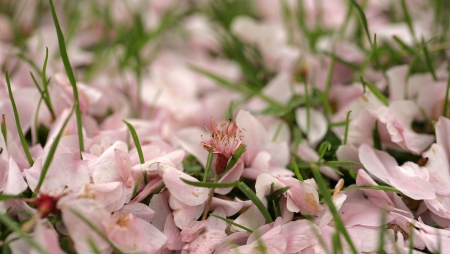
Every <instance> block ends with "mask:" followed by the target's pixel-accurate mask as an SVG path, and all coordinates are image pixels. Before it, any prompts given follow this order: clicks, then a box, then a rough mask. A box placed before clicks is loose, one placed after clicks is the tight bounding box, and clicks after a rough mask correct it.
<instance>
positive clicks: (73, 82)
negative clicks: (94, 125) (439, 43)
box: [49, 0, 84, 158]
mask: <svg viewBox="0 0 450 254" xmlns="http://www.w3.org/2000/svg"><path fill="white" fill-rule="evenodd" d="M49 2H50V9H51V11H52V16H53V21H54V23H55V28H56V34H57V36H58V43H59V52H60V54H61V58H62V61H63V63H64V68H65V69H66V73H67V77H68V78H69V81H70V84H71V85H72V89H73V100H74V105H75V106H76V108H75V115H76V118H77V131H78V143H79V146H80V158H81V152H83V151H84V140H83V124H82V123H81V109H80V103H79V99H78V88H77V82H76V80H75V75H74V74H73V71H72V66H71V65H70V61H69V56H68V55H67V50H66V44H65V41H64V35H63V33H62V31H61V27H60V26H59V21H58V17H57V16H56V12H55V7H54V6H53V1H52V0H49Z"/></svg>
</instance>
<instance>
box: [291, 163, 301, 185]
mask: <svg viewBox="0 0 450 254" xmlns="http://www.w3.org/2000/svg"><path fill="white" fill-rule="evenodd" d="M292 165H293V166H294V173H295V176H296V177H297V179H298V180H299V181H300V182H303V177H302V175H301V174H300V170H299V169H298V165H297V162H295V160H294V162H293V163H292Z"/></svg>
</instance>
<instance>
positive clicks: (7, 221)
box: [0, 213, 46, 254]
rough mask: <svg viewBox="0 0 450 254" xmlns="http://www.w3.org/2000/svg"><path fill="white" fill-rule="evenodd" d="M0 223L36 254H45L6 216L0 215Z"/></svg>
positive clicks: (40, 247)
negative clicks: (36, 253) (14, 233)
mask: <svg viewBox="0 0 450 254" xmlns="http://www.w3.org/2000/svg"><path fill="white" fill-rule="evenodd" d="M0 221H1V222H2V223H3V224H5V226H7V227H8V228H9V229H10V230H12V231H14V232H16V233H17V234H18V235H19V236H20V238H22V239H23V240H24V241H25V242H27V243H28V244H29V245H30V246H31V247H32V248H33V249H35V250H36V251H37V252H38V253H41V254H46V251H45V250H44V249H43V248H42V246H40V245H39V244H38V243H37V242H36V241H34V239H33V238H31V237H30V236H29V235H28V234H26V233H25V232H23V231H22V229H21V228H20V227H19V226H18V225H17V223H16V222H14V221H13V220H12V219H10V218H9V217H8V216H7V215H6V214H3V213H0Z"/></svg>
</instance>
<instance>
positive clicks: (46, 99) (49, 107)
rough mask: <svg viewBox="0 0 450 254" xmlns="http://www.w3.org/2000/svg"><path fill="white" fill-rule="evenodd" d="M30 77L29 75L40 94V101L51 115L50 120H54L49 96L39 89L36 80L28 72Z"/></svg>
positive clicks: (54, 116)
mask: <svg viewBox="0 0 450 254" xmlns="http://www.w3.org/2000/svg"><path fill="white" fill-rule="evenodd" d="M30 75H31V78H32V79H33V82H34V85H35V86H36V88H37V89H38V91H39V93H40V94H41V99H42V100H43V101H44V102H45V104H46V105H47V108H48V110H49V111H50V114H51V115H52V118H53V119H56V115H55V112H54V111H53V108H52V105H51V102H50V96H49V95H48V93H46V92H45V91H44V90H42V89H41V87H40V86H39V84H38V83H37V81H36V78H35V77H34V75H33V73H32V72H30Z"/></svg>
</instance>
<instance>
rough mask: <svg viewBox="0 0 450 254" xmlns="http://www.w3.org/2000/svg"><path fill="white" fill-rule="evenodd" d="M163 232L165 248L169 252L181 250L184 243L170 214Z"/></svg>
mask: <svg viewBox="0 0 450 254" xmlns="http://www.w3.org/2000/svg"><path fill="white" fill-rule="evenodd" d="M163 232H164V235H165V236H166V237H167V248H168V249H169V250H181V248H183V245H184V243H183V241H182V240H181V235H180V230H179V229H178V228H177V226H176V225H175V222H174V221H173V216H172V214H168V215H167V219H166V223H165V224H164V231H163Z"/></svg>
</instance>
